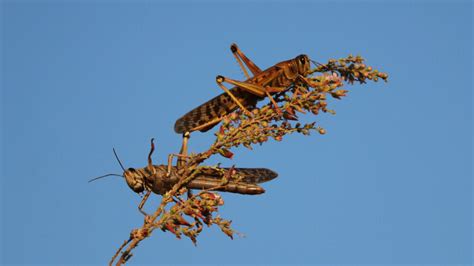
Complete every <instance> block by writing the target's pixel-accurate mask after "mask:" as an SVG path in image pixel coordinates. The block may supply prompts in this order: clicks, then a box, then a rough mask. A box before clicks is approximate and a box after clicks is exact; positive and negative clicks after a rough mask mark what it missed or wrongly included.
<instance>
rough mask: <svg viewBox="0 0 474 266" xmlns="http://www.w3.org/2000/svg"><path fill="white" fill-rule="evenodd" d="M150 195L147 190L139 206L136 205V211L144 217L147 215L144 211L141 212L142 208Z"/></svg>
mask: <svg viewBox="0 0 474 266" xmlns="http://www.w3.org/2000/svg"><path fill="white" fill-rule="evenodd" d="M150 194H151V191H150V190H148V191H147V192H146V194H145V196H143V198H142V201H141V202H140V204H138V210H139V211H140V212H141V213H142V214H143V215H145V216H148V213H146V212H145V211H144V210H143V206H145V202H146V201H147V200H148V197H150Z"/></svg>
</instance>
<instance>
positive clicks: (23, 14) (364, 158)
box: [0, 1, 473, 265]
mask: <svg viewBox="0 0 474 266" xmlns="http://www.w3.org/2000/svg"><path fill="white" fill-rule="evenodd" d="M232 42H236V43H238V44H239V46H240V47H241V49H242V50H243V51H244V52H245V53H246V54H247V55H248V56H249V57H250V58H251V59H252V60H253V61H254V62H255V63H256V64H258V65H259V66H260V67H261V68H266V67H269V66H271V65H273V64H275V63H277V62H279V61H282V60H286V59H289V58H293V57H294V56H296V55H298V54H301V53H305V54H308V55H309V56H310V57H311V58H312V59H314V60H317V61H320V62H324V61H327V60H328V59H329V58H339V57H344V56H347V55H348V54H350V53H352V54H360V55H362V56H363V57H365V58H366V59H367V60H368V61H367V62H368V64H370V65H373V66H374V67H376V68H378V69H381V70H383V71H386V72H388V73H389V75H390V78H389V80H390V82H389V83H386V84H385V83H380V84H378V83H377V84H373V83H369V84H367V85H366V86H351V87H349V90H350V93H349V96H348V97H347V98H345V99H343V100H342V101H332V102H331V106H332V107H333V109H335V110H336V112H337V115H335V116H332V115H322V116H320V117H317V121H318V123H319V124H320V125H321V126H323V127H325V128H326V130H327V132H328V133H327V134H326V135H324V136H320V135H317V134H315V135H312V136H310V137H304V136H297V135H295V136H290V137H288V138H287V139H286V141H284V142H282V143H276V142H273V141H272V142H269V143H267V144H265V145H264V146H262V147H257V148H256V149H255V150H254V151H253V152H249V151H248V150H246V149H239V150H237V151H236V152H235V158H234V159H233V160H232V161H229V160H226V159H224V158H215V159H213V160H211V161H210V163H217V162H222V163H223V164H224V165H231V164H236V165H237V166H241V167H267V168H270V169H273V170H275V171H277V172H278V173H279V177H278V178H277V179H276V180H274V181H272V182H270V183H268V184H265V185H264V187H265V188H266V190H267V192H266V194H264V195H262V196H239V195H228V194H224V199H225V201H226V205H225V206H224V208H222V211H221V214H222V215H223V216H224V217H227V218H230V219H232V220H233V225H234V228H235V229H237V230H238V231H240V232H242V233H243V234H245V237H243V238H241V237H237V239H235V240H233V241H231V240H229V239H228V238H227V237H226V236H224V235H223V234H221V233H220V232H219V231H218V230H217V229H215V228H210V229H206V230H205V231H204V233H203V234H202V235H201V237H200V238H199V242H198V246H197V247H194V246H193V245H192V244H191V242H190V241H188V240H177V239H175V238H174V236H172V235H171V234H165V233H162V232H159V231H156V232H155V233H154V235H153V237H152V238H150V239H148V240H146V241H144V242H143V243H142V244H141V245H140V246H139V248H138V249H137V250H136V251H135V257H134V258H133V259H132V261H131V262H132V263H131V264H147V263H164V264H172V263H177V264H204V263H205V264H207V263H215V264H223V263H234V264H250V263H257V264H260V263H268V264H274V263H283V264H294V263H309V264H358V265H361V264H373V263H375V264H392V265H396V264H442V265H453V264H465V265H467V264H472V237H473V234H472V3H470V2H469V1H465V2H448V1H446V2H437V3H429V2H420V3H416V1H411V2H408V1H406V2H403V3H392V2H388V3H383V4H377V3H375V2H372V1H365V2H358V3H357V2H356V3H349V2H347V3H346V2H338V3H328V2H314V3H311V2H303V1H301V2H293V3H290V2H281V1H279V2H253V1H247V2H242V3H239V2H234V3H229V4H221V3H218V2H205V3H203V4H196V3H193V2H185V1H181V2H179V3H175V4H172V3H161V2H156V3H155V2H153V3H152V2H145V1H142V2H139V3H130V2H121V3H116V4H113V3H110V2H108V3H107V2H103V3H92V2H88V1H75V2H70V3H62V4H61V3H59V2H53V1H52V2H43V3H33V2H20V3H14V2H13V1H7V2H4V3H2V41H1V44H2V59H1V61H2V85H1V91H2V94H1V95H2V97H1V100H2V108H1V112H2V116H1V117H2V123H1V128H2V130H1V135H2V143H1V145H2V148H1V150H2V155H1V156H2V160H1V163H2V167H1V169H2V172H1V173H2V174H1V177H2V178H1V182H2V183H1V188H2V192H1V203H2V204H1V206H2V209H1V210H2V211H1V226H2V227H1V228H2V233H1V235H2V242H1V249H0V251H1V253H0V257H1V258H2V262H3V263H5V264H15V263H19V264H47V265H63V264H68V263H70V264H100V265H103V264H104V263H105V262H108V260H109V258H110V257H111V256H112V255H113V253H114V252H115V250H116V248H117V247H118V246H119V244H120V243H122V241H123V240H125V239H126V238H127V237H128V234H129V232H130V230H131V229H132V228H136V227H138V226H140V225H141V224H142V219H143V218H142V215H141V214H140V213H139V212H138V211H137V209H136V207H137V204H138V203H139V201H140V198H139V197H138V196H137V195H136V194H134V193H133V192H132V191H131V190H130V189H129V188H128V187H127V185H126V184H125V182H124V181H123V180H121V179H119V178H114V177H111V178H109V179H104V180H102V181H100V182H96V183H91V184H89V183H87V180H88V179H90V178H92V177H95V176H99V175H102V174H106V173H120V168H119V166H118V164H117V163H116V161H115V159H114V157H113V154H112V147H115V148H116V149H117V150H118V153H119V155H120V157H121V159H122V161H123V162H124V163H125V165H126V166H127V167H143V166H145V164H146V156H147V153H148V149H149V140H150V138H152V137H154V138H155V139H156V144H157V153H155V157H154V160H155V163H164V162H165V159H166V156H167V154H168V153H173V152H177V151H178V149H179V146H180V136H179V135H177V134H175V133H174V131H173V125H174V121H175V120H176V119H177V118H178V117H180V116H181V115H182V114H184V113H185V112H186V111H188V110H189V109H190V108H193V107H195V106H197V105H198V104H200V103H202V102H204V101H206V100H208V99H209V98H211V97H213V96H215V95H216V94H218V93H221V91H220V89H219V88H218V87H217V86H216V84H215V76H216V75H218V74H221V75H225V76H228V77H233V78H235V79H240V80H242V79H244V77H243V74H242V72H241V71H240V70H239V67H238V65H237V63H236V62H235V60H234V58H233V57H232V55H231V53H230V51H229V46H230V44H231V43H232ZM212 140H213V137H212V134H202V133H195V134H193V135H192V138H191V147H190V149H191V151H195V152H198V151H202V150H203V149H205V148H206V147H207V146H208V145H210V143H211V142H212ZM158 201H159V198H158V197H155V198H154V199H153V200H152V201H151V202H149V204H148V210H152V209H153V206H154V205H156V204H157V203H158Z"/></svg>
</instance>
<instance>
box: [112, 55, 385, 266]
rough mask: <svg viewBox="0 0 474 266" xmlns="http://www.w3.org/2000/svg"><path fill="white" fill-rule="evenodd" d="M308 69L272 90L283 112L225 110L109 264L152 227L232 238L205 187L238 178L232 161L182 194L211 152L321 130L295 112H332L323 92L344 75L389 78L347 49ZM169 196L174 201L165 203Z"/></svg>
mask: <svg viewBox="0 0 474 266" xmlns="http://www.w3.org/2000/svg"><path fill="white" fill-rule="evenodd" d="M315 73H320V75H317V76H314V74H315ZM310 74H311V75H308V76H307V77H302V79H305V81H306V83H305V84H306V85H304V84H303V83H295V84H292V85H291V86H290V87H289V88H288V90H286V91H285V92H283V93H279V94H277V95H275V96H274V100H275V101H274V102H276V103H279V104H278V109H280V110H282V112H278V111H276V109H275V106H274V105H273V104H272V103H271V102H269V103H268V104H266V105H264V106H262V107H261V108H256V109H254V110H252V113H251V115H248V114H245V113H244V112H242V111H240V110H238V111H236V112H234V113H231V114H229V115H228V116H226V117H225V118H224V119H223V121H222V125H221V126H220V127H219V129H218V131H217V132H216V133H215V136H216V140H215V141H214V143H213V144H212V145H211V147H210V148H209V149H208V150H207V151H204V152H201V153H198V154H193V155H191V156H190V157H189V158H188V159H187V160H184V161H183V164H182V166H181V167H180V168H179V169H178V172H177V173H178V175H179V176H180V177H181V178H180V180H179V182H178V183H176V184H175V185H174V186H173V187H172V188H171V189H170V190H169V191H168V192H166V193H165V194H164V195H163V197H162V200H161V203H160V205H159V206H158V208H157V209H156V211H155V212H154V213H153V214H152V215H151V216H145V219H144V223H143V225H142V226H141V227H140V228H138V229H134V230H133V231H132V232H131V234H130V237H129V239H128V240H126V241H125V242H124V243H123V244H122V245H121V246H120V247H119V249H118V250H117V252H116V253H115V255H114V256H113V257H112V259H111V260H110V262H109V265H113V263H114V261H115V260H116V259H117V257H118V255H119V254H120V252H122V254H121V255H120V258H119V259H118V261H117V263H116V265H122V264H124V263H125V262H126V261H127V260H128V259H129V258H130V257H131V256H132V253H131V251H132V250H133V249H134V248H136V247H137V245H138V244H139V243H140V242H141V241H142V240H143V239H145V238H147V237H149V236H150V235H151V233H152V232H153V231H154V230H155V229H157V228H159V229H161V230H163V231H170V232H171V233H173V234H175V235H176V237H178V238H181V235H185V236H187V237H188V238H190V239H191V240H192V242H193V243H196V241H197V236H198V235H199V233H200V232H201V231H202V229H203V224H206V225H208V226H211V225H213V224H215V225H217V226H219V227H220V228H221V230H222V231H223V232H224V233H225V234H227V235H228V236H229V237H231V238H232V237H233V234H234V232H235V231H234V230H233V229H231V228H230V224H231V221H228V220H225V219H222V218H221V217H219V216H215V217H213V214H214V213H217V211H218V207H219V206H222V205H223V204H224V201H223V200H222V197H221V196H220V195H218V194H217V193H214V192H212V193H211V192H210V191H214V190H218V189H220V188H223V187H225V186H226V185H227V184H228V182H229V180H232V181H237V182H238V181H239V180H240V179H239V178H242V177H239V176H237V174H236V173H235V171H234V170H233V167H232V168H230V169H229V170H228V172H226V173H224V172H223V171H225V170H224V169H221V168H219V167H211V168H212V169H214V170H217V171H221V173H222V176H224V178H223V179H222V182H221V183H220V184H219V185H218V186H216V187H213V188H209V189H206V190H202V191H200V192H198V193H197V194H194V195H191V196H188V198H187V199H184V195H186V193H187V192H188V190H187V188H186V184H188V183H189V182H191V181H192V180H193V179H195V178H196V176H197V175H198V174H199V173H200V172H201V171H204V170H205V169H206V168H209V167H204V166H201V165H200V164H201V163H202V162H204V161H205V160H207V159H208V158H209V157H211V156H213V155H215V154H220V155H222V156H224V157H226V158H232V157H233V153H232V152H231V151H230V149H232V148H233V147H239V146H245V147H247V148H249V149H251V148H252V145H254V144H260V145H261V144H263V143H264V142H266V141H268V140H269V139H270V138H273V139H275V140H276V141H281V140H282V138H283V137H284V136H285V135H288V134H291V133H301V134H303V135H309V134H310V132H311V131H313V130H314V131H318V132H319V133H320V134H325V130H324V129H323V128H321V127H319V126H318V127H316V123H315V122H312V123H307V124H304V125H302V124H301V123H299V122H298V119H299V118H298V115H299V114H307V113H311V114H314V115H318V114H319V113H320V112H329V113H334V111H332V110H330V109H328V108H327V95H330V96H332V97H333V98H336V99H341V98H342V97H344V96H346V93H347V91H346V90H341V89H338V88H339V87H342V86H343V82H344V81H345V82H347V83H349V84H352V83H354V82H359V83H361V84H362V83H366V82H367V80H373V81H378V79H379V78H380V79H383V80H385V81H387V78H388V75H387V74H385V73H382V72H378V71H377V70H373V69H372V67H370V66H366V65H365V64H364V59H363V58H362V57H360V56H356V57H354V56H352V55H350V56H348V57H347V58H342V59H338V60H334V59H331V60H329V62H328V63H327V64H319V63H318V66H317V67H316V68H315V69H313V70H311V72H310ZM308 85H309V86H308ZM172 202H173V203H174V204H173V205H172V206H168V205H169V203H172ZM185 217H188V218H191V219H192V220H193V221H194V222H189V221H188V220H186V219H185ZM124 249H125V250H124ZM123 250H124V251H123Z"/></svg>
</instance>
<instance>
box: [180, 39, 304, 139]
mask: <svg viewBox="0 0 474 266" xmlns="http://www.w3.org/2000/svg"><path fill="white" fill-rule="evenodd" d="M230 49H231V51H232V54H233V55H234V57H235V58H236V60H237V62H238V63H239V65H240V67H241V68H242V70H243V72H244V74H245V76H246V78H247V80H245V81H237V80H233V79H230V78H226V77H224V76H221V75H219V76H217V77H216V82H217V85H218V86H219V87H220V88H221V89H222V90H224V93H222V94H220V95H218V96H216V97H214V98H213V99H211V100H209V101H207V102H206V103H204V104H202V105H200V106H198V107H196V108H194V109H193V110H191V111H189V112H188V113H186V114H185V115H183V116H182V117H181V118H179V119H178V120H177V121H176V123H175V125H174V130H175V132H176V133H186V132H192V131H196V130H199V131H201V132H206V131H208V130H209V129H211V128H213V127H214V126H215V125H216V124H218V123H219V122H220V121H221V120H222V118H223V117H224V116H225V115H227V114H229V113H231V112H233V111H235V110H236V109H238V108H240V109H242V110H243V111H244V112H246V113H247V114H248V113H249V111H248V110H247V108H255V106H256V104H257V102H258V101H260V100H263V99H264V98H265V97H269V98H270V100H271V101H272V103H273V104H274V106H275V108H276V109H277V110H279V109H278V106H277V104H276V103H275V101H274V100H273V98H272V97H271V96H272V95H273V94H275V93H279V92H283V91H285V90H287V89H288V88H289V87H290V86H291V85H292V84H293V83H295V82H298V81H300V82H302V83H303V84H307V85H309V83H310V82H309V81H308V80H307V79H306V78H305V77H306V75H307V74H308V73H309V71H310V59H309V57H308V56H307V55H304V54H302V55H298V56H297V57H295V58H293V59H290V60H286V61H282V62H280V63H278V64H276V65H274V66H272V67H270V68H268V69H266V70H263V71H262V70H261V69H260V68H259V67H258V66H257V65H255V64H254V63H253V62H252V61H251V60H250V59H248V58H247V56H245V54H244V53H243V52H242V51H241V50H240V49H239V47H238V46H237V45H236V44H232V45H231V46H230ZM242 62H243V63H244V64H245V65H246V66H247V68H248V69H249V70H250V71H251V72H252V74H253V77H250V76H249V74H248V72H247V70H246V69H245V67H244V65H243V63H242ZM224 82H226V83H229V84H232V85H234V86H235V87H233V88H231V89H228V88H227V87H225V86H224V85H223V83H224Z"/></svg>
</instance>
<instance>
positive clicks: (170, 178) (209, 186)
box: [89, 139, 278, 215]
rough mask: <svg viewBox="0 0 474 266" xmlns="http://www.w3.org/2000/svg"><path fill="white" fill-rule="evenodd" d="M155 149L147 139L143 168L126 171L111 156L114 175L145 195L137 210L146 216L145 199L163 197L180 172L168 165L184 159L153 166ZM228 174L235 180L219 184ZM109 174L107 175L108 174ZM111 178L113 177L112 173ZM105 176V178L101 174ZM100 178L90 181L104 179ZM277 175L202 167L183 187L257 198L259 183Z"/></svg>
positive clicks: (253, 170) (247, 170)
mask: <svg viewBox="0 0 474 266" xmlns="http://www.w3.org/2000/svg"><path fill="white" fill-rule="evenodd" d="M154 150H155V145H154V142H153V139H151V149H150V153H149V154H148V165H147V166H146V167H143V168H137V169H135V168H128V169H125V168H124V167H123V165H122V163H121V162H120V160H119V158H118V156H117V153H115V150H114V154H115V156H116V158H117V161H118V162H119V164H120V166H121V167H122V170H123V174H122V175H117V176H122V177H124V178H125V181H126V182H127V185H128V186H129V187H130V188H131V189H132V190H133V191H134V192H136V193H142V192H145V191H146V193H145V196H144V197H143V199H142V201H141V202H140V204H139V206H138V209H139V210H140V212H142V213H143V214H145V215H146V213H145V212H144V211H143V206H144V205H145V202H146V200H147V199H148V197H149V196H150V194H151V193H152V192H153V193H155V194H160V195H163V194H165V193H166V192H167V191H169V190H170V189H171V188H172V187H173V186H174V185H175V184H176V183H178V182H179V180H180V179H182V178H183V176H182V172H183V171H182V169H180V168H179V166H173V165H172V159H173V157H184V156H183V155H181V154H170V155H169V157H168V165H153V162H152V159H151V156H152V154H153V152H154ZM228 171H235V172H233V173H232V175H231V176H234V175H235V176H238V177H239V178H237V179H231V180H226V182H223V178H226V177H225V176H224V175H225V173H227V172H228ZM109 175H110V174H109ZM112 175H114V174H112ZM105 176H108V175H105ZM105 176H100V177H97V178H94V179H92V180H90V181H89V182H91V181H94V180H96V179H99V178H102V177H105ZM277 176H278V174H277V173H276V172H274V171H272V170H270V169H266V168H216V167H203V168H200V169H199V172H198V173H197V175H196V177H195V178H194V179H193V180H192V181H190V182H189V183H188V184H186V188H188V189H199V190H216V191H223V192H230V193H239V194H244V195H257V194H262V193H265V190H264V189H263V188H262V187H260V186H259V185H257V184H259V183H263V182H267V181H270V180H272V179H274V178H276V177H277Z"/></svg>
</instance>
